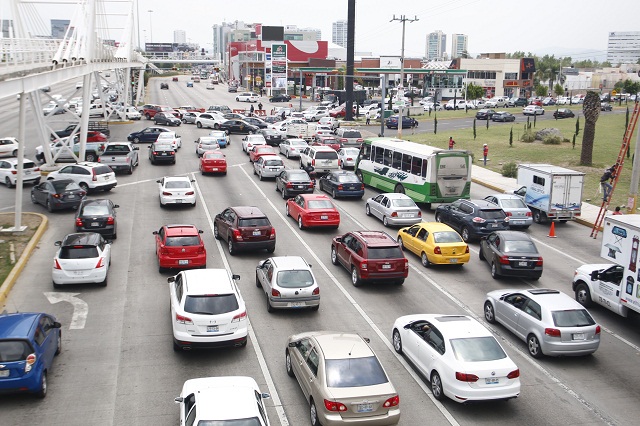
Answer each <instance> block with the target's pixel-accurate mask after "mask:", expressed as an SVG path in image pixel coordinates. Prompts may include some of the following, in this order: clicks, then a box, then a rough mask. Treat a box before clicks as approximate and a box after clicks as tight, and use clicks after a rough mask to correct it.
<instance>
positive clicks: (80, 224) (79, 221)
mask: <svg viewBox="0 0 640 426" xmlns="http://www.w3.org/2000/svg"><path fill="white" fill-rule="evenodd" d="M82 225H83V223H82V219H80V218H79V217H78V218H76V226H82Z"/></svg>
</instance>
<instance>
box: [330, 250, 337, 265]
mask: <svg viewBox="0 0 640 426" xmlns="http://www.w3.org/2000/svg"><path fill="white" fill-rule="evenodd" d="M331 263H333V264H334V265H337V264H338V253H337V252H336V248H335V247H331Z"/></svg>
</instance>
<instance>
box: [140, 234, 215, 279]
mask: <svg viewBox="0 0 640 426" xmlns="http://www.w3.org/2000/svg"><path fill="white" fill-rule="evenodd" d="M200 234H202V231H200V230H198V228H196V227H195V226H194V225H165V226H163V227H162V228H160V230H158V231H154V232H153V235H155V236H156V256H157V257H158V270H159V271H160V272H164V271H165V270H167V269H186V268H206V267H207V250H206V249H205V248H204V241H202V238H200Z"/></svg>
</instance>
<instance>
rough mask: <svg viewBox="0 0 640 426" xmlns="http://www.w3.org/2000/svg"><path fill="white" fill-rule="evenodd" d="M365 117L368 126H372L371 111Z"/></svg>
mask: <svg viewBox="0 0 640 426" xmlns="http://www.w3.org/2000/svg"><path fill="white" fill-rule="evenodd" d="M364 116H365V117H366V119H367V121H366V124H367V126H368V125H369V124H371V114H370V113H369V111H367V112H366V113H365V115H364Z"/></svg>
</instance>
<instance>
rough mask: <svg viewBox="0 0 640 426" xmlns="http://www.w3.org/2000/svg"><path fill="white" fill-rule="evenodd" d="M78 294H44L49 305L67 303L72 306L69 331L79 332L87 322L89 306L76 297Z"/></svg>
mask: <svg viewBox="0 0 640 426" xmlns="http://www.w3.org/2000/svg"><path fill="white" fill-rule="evenodd" d="M79 294H80V293H57V292H45V293H44V295H45V296H46V297H47V299H49V303H51V304H52V305H53V304H56V303H58V302H69V303H71V305H72V306H73V315H72V316H71V324H70V325H69V330H81V329H83V328H84V324H85V323H86V321H87V315H88V314H89V305H88V304H87V302H85V301H84V300H82V299H80V298H78V297H76V296H77V295H79Z"/></svg>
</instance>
